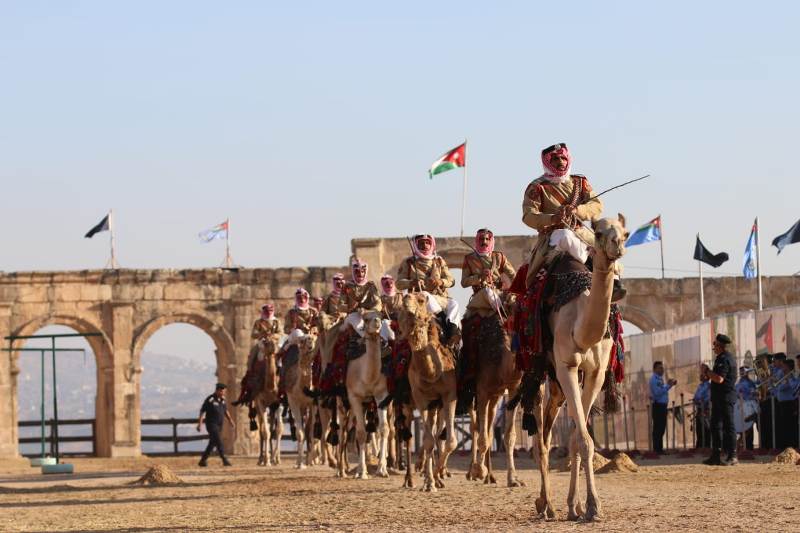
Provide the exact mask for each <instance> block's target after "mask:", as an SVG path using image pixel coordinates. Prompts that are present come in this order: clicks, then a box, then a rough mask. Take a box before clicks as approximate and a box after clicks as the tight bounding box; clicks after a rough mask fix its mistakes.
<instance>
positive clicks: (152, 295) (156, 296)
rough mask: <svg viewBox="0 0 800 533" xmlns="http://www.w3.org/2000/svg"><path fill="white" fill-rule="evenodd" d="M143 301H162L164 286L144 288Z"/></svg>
mask: <svg viewBox="0 0 800 533" xmlns="http://www.w3.org/2000/svg"><path fill="white" fill-rule="evenodd" d="M144 299H145V300H163V299H164V285H163V284H161V283H158V284H148V285H145V286H144Z"/></svg>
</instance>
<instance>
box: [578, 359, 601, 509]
mask: <svg viewBox="0 0 800 533" xmlns="http://www.w3.org/2000/svg"><path fill="white" fill-rule="evenodd" d="M604 381H605V371H603V370H600V369H597V370H595V372H594V373H592V374H589V373H587V375H586V376H584V378H583V392H582V394H581V403H582V405H583V413H582V414H583V422H584V427H586V424H588V420H589V411H591V409H592V405H594V402H595V400H596V399H597V396H598V394H600V389H602V388H603V382H604ZM586 435H587V436H588V439H589V443H588V459H587V460H585V461H586V464H584V469H585V470H586V513H585V514H584V520H586V521H592V520H595V519H598V518H600V498H599V497H598V495H597V485H596V484H595V478H594V453H595V452H594V440H593V439H592V437H591V435H589V433H588V428H587V431H586Z"/></svg>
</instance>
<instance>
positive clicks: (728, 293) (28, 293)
mask: <svg viewBox="0 0 800 533" xmlns="http://www.w3.org/2000/svg"><path fill="white" fill-rule="evenodd" d="M495 239H496V246H497V249H499V250H503V251H504V252H506V254H507V255H508V257H509V259H510V260H511V262H512V263H513V264H514V265H515V266H519V265H520V264H522V263H523V262H524V261H525V260H526V259H527V256H528V254H529V252H530V250H531V248H532V247H533V245H534V243H535V238H533V237H529V236H522V235H517V236H496V237H495ZM437 245H438V248H439V251H440V253H441V255H442V256H443V257H444V258H445V260H446V261H447V263H448V265H450V266H451V267H452V268H459V267H461V264H462V259H463V256H464V255H465V254H466V253H468V252H469V248H468V247H467V246H466V245H465V244H464V243H462V242H461V241H460V239H459V238H458V237H440V238H437ZM351 252H352V253H353V254H354V255H357V256H359V257H361V258H362V259H364V260H366V261H368V262H369V263H370V265H371V266H370V269H369V271H370V276H371V277H372V278H373V279H374V280H375V281H377V280H378V278H380V276H381V275H382V274H383V273H385V272H388V273H391V274H393V275H394V274H396V272H397V268H398V266H399V265H400V263H401V261H402V260H403V259H404V258H405V257H407V256H408V255H409V250H408V241H407V240H406V239H405V238H391V239H382V238H375V239H354V240H353V241H352V243H351ZM346 271H347V267H341V266H339V267H314V268H279V269H262V268H256V269H238V270H224V269H196V270H134V269H122V270H90V271H80V272H25V273H6V274H0V335H1V336H2V337H5V336H8V335H11V334H26V333H33V332H34V331H36V330H38V329H39V328H41V327H43V326H46V325H50V324H61V325H65V326H69V327H72V328H74V329H75V330H76V331H79V332H83V333H89V332H99V333H101V335H102V336H101V337H95V338H90V339H89V342H90V345H91V346H92V349H93V350H94V352H95V356H96V358H97V391H98V392H97V395H98V397H97V407H96V416H97V422H98V423H97V432H98V448H97V450H98V453H99V454H100V455H102V456H136V455H139V454H140V453H141V448H140V436H141V433H140V424H139V413H140V409H139V405H140V401H139V395H140V389H139V383H140V379H139V378H140V373H139V371H138V369H140V368H141V363H140V358H141V350H142V348H143V346H144V344H145V343H146V341H147V339H148V338H149V337H150V336H151V335H152V334H153V333H154V332H155V331H157V330H158V329H159V328H161V327H163V326H165V325H167V324H171V323H176V322H185V323H189V324H193V325H195V326H197V327H199V328H200V329H202V330H203V331H205V332H206V333H207V334H208V335H210V336H211V338H212V339H213V340H214V343H215V346H216V348H217V365H218V372H219V377H220V379H221V380H224V381H226V382H227V383H228V385H229V387H230V388H231V391H230V392H231V395H234V394H237V393H238V383H239V380H240V379H241V377H242V376H243V375H244V372H245V370H246V369H245V366H246V359H247V354H248V352H249V350H250V328H251V326H252V324H253V321H254V320H255V319H256V317H257V316H258V312H259V308H260V306H261V304H262V303H263V302H265V301H267V300H271V301H273V302H274V303H275V305H276V311H277V312H278V313H279V314H283V313H284V312H285V311H286V310H287V309H288V308H289V307H290V306H291V305H292V301H293V295H294V291H295V289H296V288H297V287H298V286H302V287H305V288H306V289H307V290H308V291H309V292H310V293H311V294H312V295H320V296H322V295H324V294H326V293H327V292H328V288H329V285H328V280H329V279H330V278H331V277H332V276H333V274H334V273H336V272H346ZM626 284H627V286H628V290H629V292H628V297H627V298H626V300H625V301H623V303H622V311H623V315H624V316H625V318H626V320H628V321H629V322H631V323H633V324H635V325H637V326H638V327H640V328H641V329H642V330H644V331H648V330H652V329H660V328H666V327H671V326H674V325H677V324H682V323H686V322H691V321H694V320H697V319H698V318H699V314H700V312H699V291H698V289H699V286H698V280H697V279H696V278H686V279H665V280H662V279H628V280H627V282H626ZM763 286H764V300H765V306H769V307H775V306H781V305H789V304H796V303H800V277H791V276H784V277H771V278H764V279H763ZM705 294H706V313H707V314H708V315H709V316H712V315H714V314H719V313H722V312H731V311H736V310H742V309H754V308H755V307H756V293H755V281H745V280H744V279H742V278H710V279H707V280H706V292H705ZM18 373H19V367H18V365H17V355H16V354H14V353H6V354H5V355H0V420H4V421H6V422H5V424H4V425H3V426H0V458H1V457H16V456H18V444H17V443H18V434H17V417H18V410H17V374H18ZM204 394H206V391H198V402H199V401H200V400H201V399H202V396H203V395H204ZM101 404H102V405H101ZM244 411H245V410H243V409H242V410H238V411H237V417H238V420H237V433H236V435H227V436H226V438H227V439H229V442H232V444H233V451H234V453H250V452H252V451H253V450H254V441H253V440H252V439H251V436H250V433H249V432H248V431H247V426H248V424H247V419H246V415H247V414H246V412H244Z"/></svg>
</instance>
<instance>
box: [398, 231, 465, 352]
mask: <svg viewBox="0 0 800 533" xmlns="http://www.w3.org/2000/svg"><path fill="white" fill-rule="evenodd" d="M411 249H412V251H413V253H414V255H412V256H411V257H407V258H406V259H405V260H404V261H403V263H402V264H401V265H400V268H399V270H398V272H397V281H396V285H397V288H398V289H400V290H405V291H408V292H409V293H411V292H422V293H423V294H425V295H426V297H427V300H428V310H429V311H430V312H431V313H434V314H439V313H441V312H444V314H445V317H446V326H447V328H449V329H450V332H449V334H445V336H446V337H447V338H448V339H449V341H450V342H451V343H452V344H457V343H458V341H459V340H460V338H461V330H460V328H459V326H458V323H457V322H458V303H457V302H456V301H455V300H454V299H452V298H450V297H449V296H448V294H447V289H449V288H450V287H452V286H453V285H455V280H454V279H453V276H452V274H450V270H449V269H448V268H447V263H445V261H444V259H443V258H441V257H440V256H438V255H437V254H436V240H435V239H434V238H433V237H432V236H431V235H415V236H414V237H413V239H412V240H411Z"/></svg>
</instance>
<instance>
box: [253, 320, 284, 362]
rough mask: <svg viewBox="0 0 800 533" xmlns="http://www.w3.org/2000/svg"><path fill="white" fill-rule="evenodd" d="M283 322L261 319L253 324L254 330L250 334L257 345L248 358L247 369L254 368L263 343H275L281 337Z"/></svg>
mask: <svg viewBox="0 0 800 533" xmlns="http://www.w3.org/2000/svg"><path fill="white" fill-rule="evenodd" d="M281 329H282V328H281V321H280V320H279V319H278V318H276V317H272V318H259V319H258V320H256V321H255V322H253V329H252V330H251V332H250V338H251V339H253V340H255V341H256V343H255V344H254V345H253V348H252V349H251V350H250V357H249V358H248V363H247V368H248V369H249V368H252V366H253V363H254V362H255V360H256V357H257V356H258V346H259V344H260V343H261V342H262V341H266V340H268V339H273V340H274V341H275V342H277V341H278V339H279V338H280V336H281Z"/></svg>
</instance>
